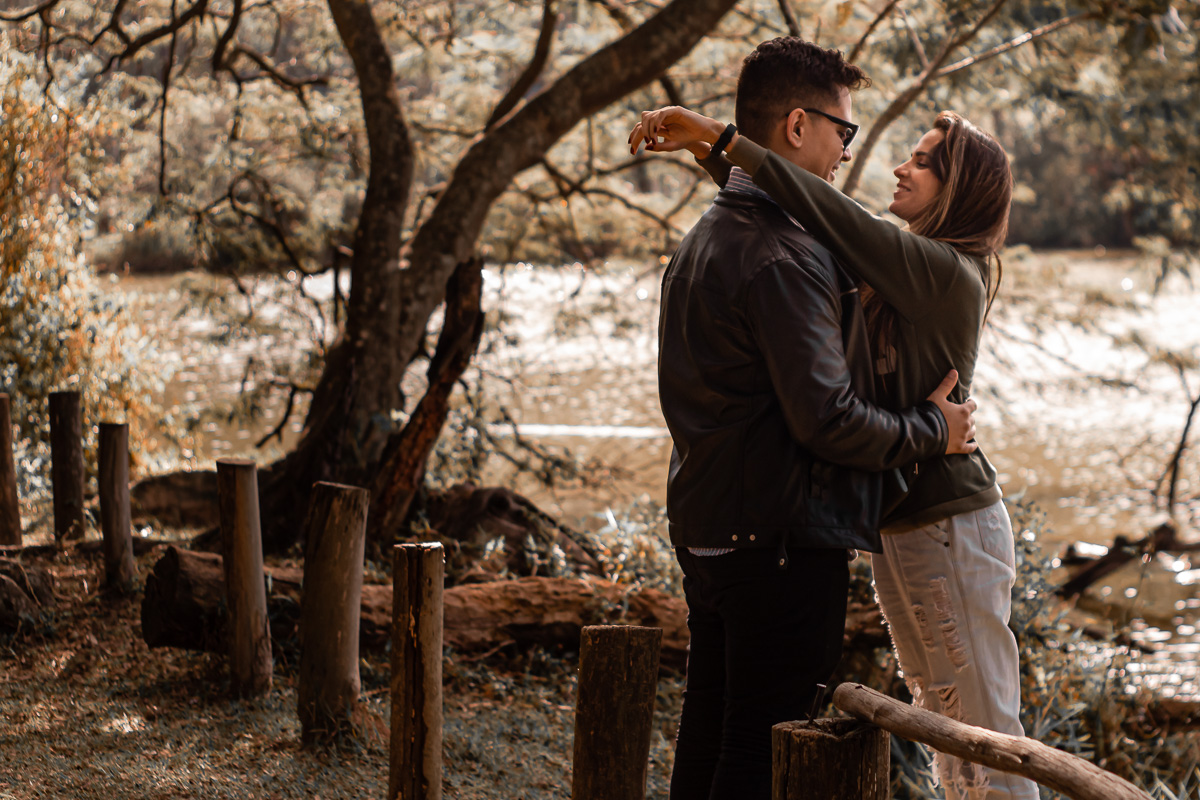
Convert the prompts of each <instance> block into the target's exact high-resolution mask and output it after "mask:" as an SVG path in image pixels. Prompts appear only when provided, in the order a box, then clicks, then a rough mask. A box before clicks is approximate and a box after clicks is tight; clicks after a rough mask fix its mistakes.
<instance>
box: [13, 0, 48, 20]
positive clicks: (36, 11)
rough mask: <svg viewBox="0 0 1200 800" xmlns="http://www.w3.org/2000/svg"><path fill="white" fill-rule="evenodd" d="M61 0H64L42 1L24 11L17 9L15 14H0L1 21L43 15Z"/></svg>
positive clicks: (27, 18)
mask: <svg viewBox="0 0 1200 800" xmlns="http://www.w3.org/2000/svg"><path fill="white" fill-rule="evenodd" d="M60 2H62V0H46V2H44V3H42V4H41V5H37V6H34V7H33V8H28V9H26V10H24V11H17V12H16V13H13V14H0V22H25V21H27V20H30V19H33V18H34V17H38V16H41V15H42V14H43V13H45V12H47V11H49V10H50V9H52V8H54V7H55V6H56V5H58V4H59V3H60Z"/></svg>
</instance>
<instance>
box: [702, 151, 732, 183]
mask: <svg viewBox="0 0 1200 800" xmlns="http://www.w3.org/2000/svg"><path fill="white" fill-rule="evenodd" d="M696 163H697V164H699V165H700V166H702V167H704V171H705V172H707V173H708V177H710V178H712V179H713V183H715V184H716V185H717V186H720V187H721V188H722V189H724V188H725V184H726V183H728V182H729V173H730V172H732V171H733V164H731V163H729V159H727V158H726V157H725V154H724V153H709V154H708V157H707V158H697V159H696Z"/></svg>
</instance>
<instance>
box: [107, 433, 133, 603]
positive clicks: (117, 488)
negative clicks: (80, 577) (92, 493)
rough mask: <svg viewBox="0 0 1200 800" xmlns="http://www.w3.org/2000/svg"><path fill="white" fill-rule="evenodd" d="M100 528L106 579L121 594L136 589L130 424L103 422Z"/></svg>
mask: <svg viewBox="0 0 1200 800" xmlns="http://www.w3.org/2000/svg"><path fill="white" fill-rule="evenodd" d="M99 482H100V531H101V533H102V534H103V535H104V580H105V583H106V585H107V586H108V587H109V588H110V589H112V590H113V591H116V592H119V593H120V594H127V593H128V592H129V590H130V589H132V588H133V579H134V576H135V575H136V574H137V567H136V566H135V565H134V562H133V533H132V531H133V525H132V523H131V522H130V519H129V426H128V425H117V424H114V423H111V422H102V423H100V470H99Z"/></svg>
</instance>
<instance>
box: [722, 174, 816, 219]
mask: <svg viewBox="0 0 1200 800" xmlns="http://www.w3.org/2000/svg"><path fill="white" fill-rule="evenodd" d="M723 191H726V192H731V193H733V194H744V195H751V196H753V197H757V198H760V199H762V200H766V201H767V202H768V203H770V204H771V205H773V206H775V207H776V208H778V209H779V210H780V211H783V213H784V214H785V215H786V216H787V218H788V219H790V220H791V221H792V223H793V224H795V226H796V227H797V228H799V229H800V230H804V226H803V225H801V224H800V223H799V222H797V221H796V218H795V217H793V216H792V215H791V214H788V213H787V211H785V210H784V209H783V207H782V206H780V205H779V204H778V203H776V202H775V199H774V198H773V197H771V195H769V194H767V193H766V192H765V191H763V190H762V189H760V188H759V187H758V185H757V184H755V183H754V180H753V179H751V177H750V175H749V174H748V173H746V172H745V171H744V170H743V169H742V168H741V167H734V168H733V169H731V170H730V171H729V178H728V179H727V180H726V181H725V187H724V189H723Z"/></svg>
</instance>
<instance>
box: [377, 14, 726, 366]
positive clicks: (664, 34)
mask: <svg viewBox="0 0 1200 800" xmlns="http://www.w3.org/2000/svg"><path fill="white" fill-rule="evenodd" d="M734 3H735V0H672V2H670V3H668V4H667V5H666V6H664V7H663V9H662V10H661V11H659V12H658V13H656V14H655V15H654V16H652V17H651V18H650V19H648V20H647V21H646V22H644V23H642V24H641V25H639V26H638V27H637V28H634V29H633V30H632V31H630V32H629V33H627V34H626V35H624V36H623V37H621V38H620V39H618V40H616V41H615V42H612V43H611V44H609V45H607V46H605V47H603V48H601V49H600V50H598V51H597V52H595V53H594V54H592V55H591V56H589V57H588V58H585V59H584V60H583V61H581V62H580V63H578V64H577V65H575V66H574V67H573V68H571V69H570V70H569V71H568V72H567V73H566V74H564V75H563V76H562V77H561V78H559V79H558V80H557V81H555V82H554V84H553V85H552V86H550V87H548V88H547V89H545V90H544V91H542V92H541V93H540V94H538V95H537V96H536V97H534V98H532V99H531V100H529V102H527V103H526V104H525V105H524V106H523V107H522V108H520V109H519V110H517V111H516V112H515V113H514V114H512V116H510V117H509V118H508V119H506V120H505V121H504V122H503V123H501V124H500V125H497V126H496V127H495V128H493V129H492V130H491V131H489V132H488V133H486V134H485V135H484V136H483V138H481V139H480V140H479V141H477V142H475V143H474V144H473V145H472V146H471V147H470V149H468V150H467V152H466V153H465V154H464V155H463V158H462V159H461V161H459V164H458V166H457V168H456V169H455V171H454V174H453V176H452V177H451V179H450V181H449V184H448V185H447V187H446V191H445V192H443V193H442V196H441V197H440V198H439V200H438V203H437V205H436V206H435V207H434V209H433V211H432V212H431V214H430V216H429V218H428V219H427V220H426V222H425V224H423V225H422V226H421V228H420V229H419V230H418V231H417V233H416V235H415V236H414V237H413V242H412V254H411V266H410V268H409V269H408V270H406V271H405V272H404V273H402V275H403V278H402V280H403V283H404V287H403V292H402V295H401V296H402V297H403V298H404V305H403V306H402V311H401V321H400V324H401V327H402V333H401V336H400V341H401V342H402V343H403V346H404V348H405V349H404V351H403V352H401V354H400V355H401V357H402V358H411V357H412V354H413V352H415V348H416V346H417V344H418V343H419V341H420V339H421V335H422V332H423V331H424V329H425V324H426V321H427V320H428V319H429V315H430V314H432V313H433V310H434V308H436V307H437V305H438V303H439V302H440V300H441V297H442V291H443V289H444V287H445V285H446V280H447V279H448V278H449V275H450V273H451V272H453V270H454V269H455V267H456V266H457V265H458V264H461V263H462V262H464V261H465V260H467V258H469V257H470V254H471V250H472V249H473V248H474V246H475V241H476V240H477V238H478V236H479V233H480V231H481V229H482V227H483V223H484V221H485V219H486V217H487V213H488V211H489V210H490V208H491V205H492V203H493V202H494V201H495V199H496V198H497V197H498V196H499V195H500V194H501V193H503V192H504V190H505V189H506V188H507V187H508V185H509V184H510V183H511V181H512V179H513V177H514V176H515V175H516V174H517V173H518V172H521V171H522V170H524V169H527V168H528V167H530V166H533V165H534V164H536V163H538V161H539V160H540V159H541V158H542V157H543V155H544V154H545V153H546V152H547V151H548V150H549V149H550V147H551V146H553V144H554V143H555V142H557V141H558V140H559V139H560V138H561V137H562V136H564V135H565V134H566V133H567V132H568V131H570V130H571V128H573V127H574V126H575V125H577V124H578V123H579V122H580V121H581V120H583V119H586V118H587V117H589V116H591V115H593V114H595V113H597V112H598V111H600V110H601V109H602V108H604V107H605V106H607V105H609V104H610V103H613V102H615V101H616V100H618V99H619V98H621V97H624V96H625V95H627V94H629V93H630V92H632V91H633V90H635V89H637V88H639V87H641V86H644V85H646V84H647V83H649V82H650V81H653V80H656V79H657V78H658V77H659V76H660V75H662V73H663V72H664V71H665V70H666V69H667V68H668V67H670V65H672V64H674V63H675V62H676V61H678V60H679V59H680V58H682V57H683V56H684V55H686V54H687V53H688V52H689V51H690V50H691V49H692V48H693V47H694V46H695V45H696V43H697V42H698V41H699V40H700V38H701V37H703V36H704V35H705V34H706V33H708V32H709V31H710V30H712V28H713V27H714V26H715V25H716V24H717V22H718V21H719V20H720V19H721V17H723V16H724V15H725V14H726V12H728V11H729V9H730V8H732V7H733V5H734Z"/></svg>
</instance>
